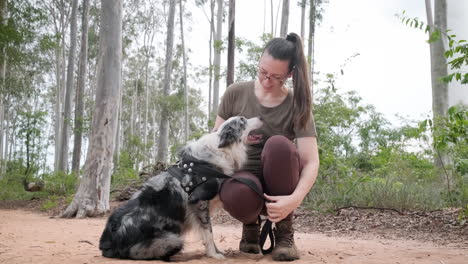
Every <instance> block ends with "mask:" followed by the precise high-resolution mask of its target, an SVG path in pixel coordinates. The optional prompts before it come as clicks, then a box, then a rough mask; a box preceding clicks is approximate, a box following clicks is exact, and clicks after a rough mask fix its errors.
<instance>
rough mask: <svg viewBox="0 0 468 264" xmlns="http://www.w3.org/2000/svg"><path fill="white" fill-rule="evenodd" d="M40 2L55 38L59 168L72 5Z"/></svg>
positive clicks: (58, 0)
mask: <svg viewBox="0 0 468 264" xmlns="http://www.w3.org/2000/svg"><path fill="white" fill-rule="evenodd" d="M38 4H39V5H40V6H41V7H42V8H43V9H44V10H47V18H48V19H49V20H50V21H49V23H50V24H52V30H51V31H52V32H53V40H54V42H55V49H54V60H55V91H54V94H55V99H54V100H53V101H54V118H53V119H54V137H53V138H54V146H55V152H54V169H55V170H56V171H57V170H59V158H60V152H61V138H62V137H61V135H62V125H63V122H62V120H63V117H62V111H63V102H64V97H65V89H64V88H65V80H66V77H65V76H66V75H65V74H66V71H65V68H66V67H65V49H66V40H65V36H66V35H67V32H68V30H67V29H68V25H69V18H70V11H71V5H70V3H69V1H65V0H53V1H39V2H38Z"/></svg>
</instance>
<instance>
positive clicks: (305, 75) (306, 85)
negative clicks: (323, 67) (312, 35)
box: [262, 33, 312, 129]
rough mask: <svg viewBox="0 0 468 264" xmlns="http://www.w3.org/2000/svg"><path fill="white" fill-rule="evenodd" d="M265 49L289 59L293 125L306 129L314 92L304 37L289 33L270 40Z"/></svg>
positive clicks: (276, 56)
mask: <svg viewBox="0 0 468 264" xmlns="http://www.w3.org/2000/svg"><path fill="white" fill-rule="evenodd" d="M265 51H266V52H268V54H270V55H271V56H272V57H273V58H275V59H277V60H283V61H284V60H287V61H289V67H288V68H289V72H292V73H293V74H292V77H293V89H294V106H293V112H294V121H293V122H294V124H293V125H294V126H295V127H298V128H300V129H304V128H305V127H306V125H307V122H308V120H309V119H310V115H311V106H312V93H311V89H310V81H309V69H308V68H309V67H308V64H307V60H306V58H305V55H304V48H303V46H302V39H301V37H300V36H299V35H297V34H296V33H289V34H288V35H287V36H286V38H274V39H272V40H270V41H269V42H268V43H267V44H266V46H265V48H264V49H263V53H264V52H265ZM263 53H262V54H263Z"/></svg>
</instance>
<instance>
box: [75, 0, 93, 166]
mask: <svg viewBox="0 0 468 264" xmlns="http://www.w3.org/2000/svg"><path fill="white" fill-rule="evenodd" d="M82 9H83V10H82V12H83V13H82V16H81V49H80V63H79V69H78V84H77V87H76V96H75V120H74V130H73V133H74V140H73V145H74V146H73V157H72V171H73V172H75V173H78V171H79V169H80V159H81V144H82V141H83V111H84V109H83V108H84V100H83V96H84V90H85V85H86V71H87V65H88V25H89V21H88V18H89V0H83V7H82Z"/></svg>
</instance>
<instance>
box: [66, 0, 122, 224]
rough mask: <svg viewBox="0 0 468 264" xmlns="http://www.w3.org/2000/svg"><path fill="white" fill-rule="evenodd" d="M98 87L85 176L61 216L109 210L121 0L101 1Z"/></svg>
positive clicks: (118, 86)
mask: <svg viewBox="0 0 468 264" xmlns="http://www.w3.org/2000/svg"><path fill="white" fill-rule="evenodd" d="M101 6H102V9H101V25H100V26H101V28H100V34H99V36H100V43H99V60H98V72H97V90H96V100H95V102H96V103H95V106H94V114H93V121H92V125H91V134H90V139H89V145H88V153H87V156H86V162H85V168H84V175H83V177H82V178H81V182H80V186H79V188H78V191H77V193H76V194H75V197H74V198H73V201H72V203H71V204H70V205H69V206H68V208H67V209H66V210H65V212H64V213H63V214H62V215H61V217H74V216H76V217H77V218H83V217H86V216H96V215H101V214H103V213H105V212H106V211H108V210H109V194H110V180H111V172H112V167H113V162H112V160H113V155H114V150H115V136H116V129H117V122H118V108H119V97H120V96H119V94H120V89H121V67H122V64H121V60H122V0H114V1H108V0H101Z"/></svg>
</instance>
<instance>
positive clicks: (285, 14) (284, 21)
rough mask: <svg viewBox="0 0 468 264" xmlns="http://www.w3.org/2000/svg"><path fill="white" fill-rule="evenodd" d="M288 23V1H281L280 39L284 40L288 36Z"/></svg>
mask: <svg viewBox="0 0 468 264" xmlns="http://www.w3.org/2000/svg"><path fill="white" fill-rule="evenodd" d="M288 23H289V0H283V10H282V15H281V30H280V37H282V38H284V37H286V35H287V34H288Z"/></svg>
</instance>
